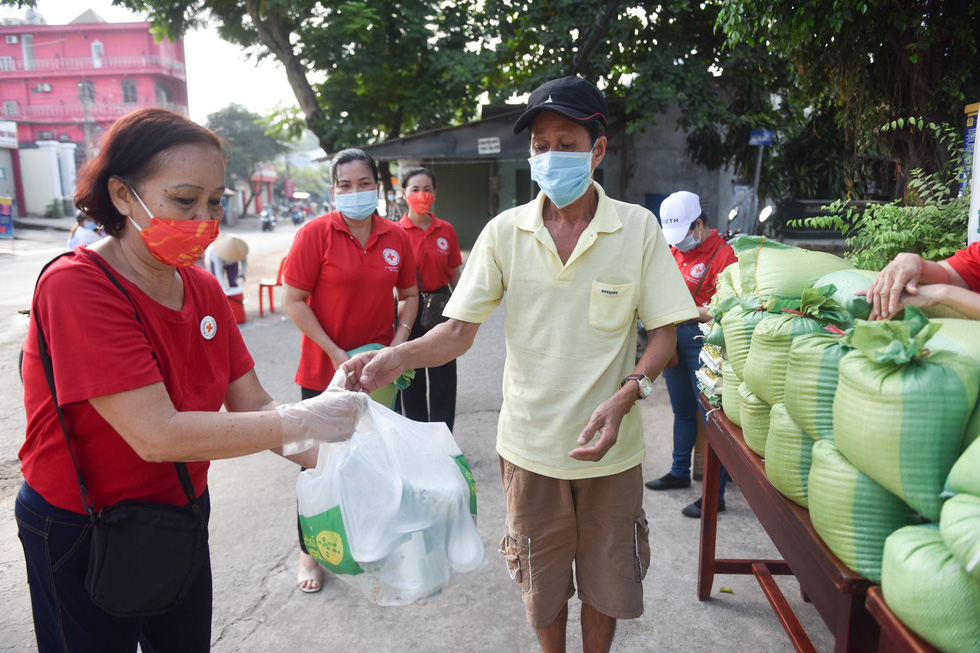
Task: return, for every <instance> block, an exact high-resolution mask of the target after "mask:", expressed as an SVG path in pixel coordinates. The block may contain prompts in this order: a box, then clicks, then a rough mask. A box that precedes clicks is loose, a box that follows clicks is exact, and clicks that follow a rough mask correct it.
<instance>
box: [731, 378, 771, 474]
mask: <svg viewBox="0 0 980 653" xmlns="http://www.w3.org/2000/svg"><path fill="white" fill-rule="evenodd" d="M738 408H739V410H738V416H739V418H740V419H741V422H742V436H743V437H744V438H745V444H747V445H749V449H751V450H752V451H754V452H756V454H758V455H760V456H765V455H766V438H768V437H769V410H770V407H769V404H767V403H766V402H764V401H762V400H761V399H759V398H758V397H756V396H755V395H754V394H752V391H751V390H749V386H748V385H747V384H746V383H745V381H742V383H741V384H739V386H738Z"/></svg>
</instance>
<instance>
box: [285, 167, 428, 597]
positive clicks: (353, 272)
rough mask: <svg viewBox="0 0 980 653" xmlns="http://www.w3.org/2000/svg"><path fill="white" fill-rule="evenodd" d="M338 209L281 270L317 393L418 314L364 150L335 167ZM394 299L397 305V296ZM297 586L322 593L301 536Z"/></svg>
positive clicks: (305, 393) (310, 390)
mask: <svg viewBox="0 0 980 653" xmlns="http://www.w3.org/2000/svg"><path fill="white" fill-rule="evenodd" d="M330 176H331V180H332V184H333V186H332V191H333V195H334V199H335V201H336V207H337V208H336V210H335V211H333V212H331V213H328V214H326V215H322V216H320V217H318V218H314V219H313V220H311V221H310V222H308V223H307V224H306V225H305V226H304V227H303V228H301V229H300V230H299V231H298V232H296V237H295V238H294V239H293V244H292V246H290V248H289V254H288V255H287V256H286V265H285V267H284V268H283V273H282V278H283V299H282V303H283V310H284V311H285V312H286V315H288V316H289V318H290V319H291V320H292V321H293V323H295V324H296V326H297V327H299V330H300V331H302V332H303V337H302V343H301V345H300V358H299V368H298V369H297V370H296V383H298V384H299V386H300V391H301V394H302V397H303V398H306V397H315V396H317V395H319V394H320V393H321V392H323V390H324V389H325V388H326V387H327V385H328V384H329V383H330V379H331V378H333V375H334V372H335V371H336V369H337V368H338V367H340V365H341V364H342V363H343V362H344V361H346V360H347V359H348V358H350V356H348V354H347V352H349V351H351V350H352V349H357V348H358V347H361V346H363V345H367V344H372V343H377V344H380V345H384V346H389V345H390V346H394V345H398V344H401V343H403V342H405V341H406V340H407V339H408V334H409V333H410V332H411V330H412V326H411V325H412V323H413V322H414V321H415V314H416V311H417V310H418V289H417V288H416V287H415V257H414V256H413V254H412V246H411V243H410V242H409V239H408V235H407V234H406V233H405V231H404V230H403V229H401V228H399V227H398V225H396V224H394V223H392V222H390V221H388V220H386V219H384V218H383V217H381V216H380V215H378V214H377V211H376V209H377V207H378V180H379V179H380V177H379V176H378V166H377V165H376V164H375V162H374V159H372V158H371V157H370V156H368V155H367V154H365V153H364V152H362V151H361V150H355V149H350V150H343V151H342V152H340V153H338V154H337V156H335V157H334V158H333V161H331V162H330ZM396 295H397V298H398V299H397V307H396V302H395V299H394V297H395V296H396ZM299 542H300V549H301V550H302V551H301V554H300V562H299V569H298V571H297V582H298V583H299V587H300V589H301V590H303V591H304V592H317V591H319V590H320V587H321V583H320V581H321V578H322V572H321V571H320V566H319V565H318V564H317V562H316V561H315V560H314V559H313V558H312V557H311V556H310V555H309V553H308V551H307V550H306V545H305V543H304V542H303V535H302V531H300V537H299Z"/></svg>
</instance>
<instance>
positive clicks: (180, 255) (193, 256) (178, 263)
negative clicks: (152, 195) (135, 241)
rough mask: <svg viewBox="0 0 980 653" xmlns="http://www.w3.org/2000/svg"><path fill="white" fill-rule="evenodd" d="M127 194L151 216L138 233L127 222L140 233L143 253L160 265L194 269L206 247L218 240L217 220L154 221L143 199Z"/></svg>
mask: <svg viewBox="0 0 980 653" xmlns="http://www.w3.org/2000/svg"><path fill="white" fill-rule="evenodd" d="M130 190H132V192H133V195H135V196H136V199H137V200H139V203H140V206H142V207H143V210H144V211H146V214H147V215H148V216H150V226H149V227H147V228H146V229H140V226H139V225H138V224H137V223H136V220H133V218H132V216H130V217H129V221H130V222H132V223H133V225H134V226H135V227H136V228H137V229H139V232H140V237H141V238H142V239H143V243H144V244H145V245H146V249H148V250H149V251H150V254H152V255H153V257H154V258H155V259H156V260H158V261H160V262H161V263H163V264H165V265H172V266H174V267H188V266H191V265H194V263H196V262H197V259H199V258H201V255H202V254H204V250H205V249H207V248H208V245H210V244H211V243H213V242H214V240H215V238H217V237H218V221H217V220H163V219H160V218H156V217H153V214H152V213H150V209H148V208H147V207H146V204H144V203H143V198H141V197H140V196H139V195H138V194H137V193H136V191H135V190H133V189H132V188H130Z"/></svg>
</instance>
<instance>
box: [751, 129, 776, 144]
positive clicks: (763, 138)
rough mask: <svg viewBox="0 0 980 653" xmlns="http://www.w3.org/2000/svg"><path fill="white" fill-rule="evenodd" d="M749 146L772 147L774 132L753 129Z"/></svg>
mask: <svg viewBox="0 0 980 653" xmlns="http://www.w3.org/2000/svg"><path fill="white" fill-rule="evenodd" d="M749 145H772V130H771V129H753V130H752V131H751V132H749Z"/></svg>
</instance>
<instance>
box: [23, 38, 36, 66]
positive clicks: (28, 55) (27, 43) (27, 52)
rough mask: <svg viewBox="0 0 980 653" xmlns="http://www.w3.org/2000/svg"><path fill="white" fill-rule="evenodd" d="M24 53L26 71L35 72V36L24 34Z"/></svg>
mask: <svg viewBox="0 0 980 653" xmlns="http://www.w3.org/2000/svg"><path fill="white" fill-rule="evenodd" d="M20 44H21V46H22V47H23V52H24V70H34V35H33V34H24V35H23V36H21V37H20Z"/></svg>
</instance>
